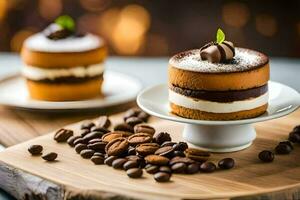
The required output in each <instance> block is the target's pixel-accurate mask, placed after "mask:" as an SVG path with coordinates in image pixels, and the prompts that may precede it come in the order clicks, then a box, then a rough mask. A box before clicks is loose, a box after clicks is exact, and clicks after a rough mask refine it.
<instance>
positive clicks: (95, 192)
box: [0, 111, 300, 199]
mask: <svg viewBox="0 0 300 200" xmlns="http://www.w3.org/2000/svg"><path fill="white" fill-rule="evenodd" d="M111 118H112V121H113V122H114V123H117V122H120V121H121V117H120V114H119V115H114V116H112V117H111ZM299 119H300V111H297V112H294V113H293V114H291V115H289V116H287V117H284V118H281V119H277V120H272V121H268V122H263V123H258V124H256V130H257V133H258V138H257V139H256V140H255V142H254V144H253V145H252V146H251V147H250V148H248V149H246V150H243V151H240V152H235V153H226V154H213V156H212V159H211V160H212V161H214V162H217V161H218V160H219V159H221V158H224V157H233V158H234V159H235V160H236V167H235V168H234V169H232V170H229V171H226V170H225V171H222V170H218V171H217V172H215V173H212V174H204V173H199V174H195V175H173V176H172V181H171V182H169V183H156V182H155V181H154V180H153V178H152V176H151V175H149V174H147V173H144V175H143V178H141V179H130V178H128V177H127V176H126V174H125V172H124V171H121V170H114V169H112V168H110V167H107V166H105V165H100V166H99V165H98V166H96V165H94V164H93V163H92V162H91V161H90V160H85V159H82V158H81V157H80V156H79V155H78V154H76V153H75V151H74V149H72V148H70V147H69V146H68V145H67V144H57V143H56V142H55V141H54V140H53V139H52V138H53V133H51V134H48V135H45V136H41V137H37V138H35V139H32V140H29V141H27V142H25V143H21V144H19V145H16V146H13V147H10V148H8V149H6V150H5V151H4V152H2V153H0V161H1V165H0V178H1V179H2V180H6V181H1V182H0V187H1V188H3V189H5V190H7V191H8V192H9V193H11V194H13V195H14V196H16V197H17V198H18V199H24V198H25V199H26V198H29V197H31V198H33V197H37V199H43V198H45V199H81V198H83V197H84V198H87V199H97V198H99V199H300V156H299V155H300V145H295V150H294V151H293V152H292V153H291V154H290V155H280V156H279V155H278V156H276V158H275V160H274V162H273V163H267V164H266V163H261V162H260V161H259V160H258V158H257V154H258V153H259V152H260V151H261V150H264V149H271V150H272V149H273V148H274V147H275V145H276V144H277V143H278V142H279V141H282V140H286V139H287V135H288V133H289V131H290V130H291V129H292V128H293V127H294V126H295V125H298V124H299V123H300V121H299ZM45 120H46V119H45ZM53 121H54V122H53V123H55V121H56V120H53ZM58 121H59V120H58ZM31 123H33V122H31ZM48 123H51V122H48ZM57 123H59V122H57ZM151 124H152V125H153V126H154V127H155V128H156V129H157V131H167V132H169V133H171V134H172V137H173V139H174V140H177V141H178V140H182V139H181V131H182V125H181V124H178V123H173V122H168V121H164V120H159V119H155V118H152V120H151ZM36 125H37V126H38V123H37V124H36ZM69 128H72V129H74V130H77V129H78V124H75V125H71V126H69ZM241 134H242V133H241ZM30 144H42V145H43V146H44V149H45V152H46V151H55V152H58V154H59V156H58V161H57V162H54V163H47V162H45V161H43V160H42V159H41V158H40V157H32V156H30V155H29V154H28V152H27V148H28V146H29V145H30Z"/></svg>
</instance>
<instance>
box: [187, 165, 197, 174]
mask: <svg viewBox="0 0 300 200" xmlns="http://www.w3.org/2000/svg"><path fill="white" fill-rule="evenodd" d="M198 172H199V164H197V163H192V164H189V165H188V166H187V168H186V173H187V174H195V173H198Z"/></svg>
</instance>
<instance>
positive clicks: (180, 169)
mask: <svg viewBox="0 0 300 200" xmlns="http://www.w3.org/2000/svg"><path fill="white" fill-rule="evenodd" d="M186 168H187V166H186V164H185V163H176V164H174V165H172V166H171V169H172V171H173V172H174V173H185V170H186Z"/></svg>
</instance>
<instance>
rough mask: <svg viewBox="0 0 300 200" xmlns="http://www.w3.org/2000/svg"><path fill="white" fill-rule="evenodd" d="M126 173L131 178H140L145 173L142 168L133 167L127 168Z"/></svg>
mask: <svg viewBox="0 0 300 200" xmlns="http://www.w3.org/2000/svg"><path fill="white" fill-rule="evenodd" d="M126 174H127V176H129V177H130V178H140V177H141V176H142V175H143V170H142V169H140V168H131V169H128V170H126Z"/></svg>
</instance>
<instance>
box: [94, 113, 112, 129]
mask: <svg viewBox="0 0 300 200" xmlns="http://www.w3.org/2000/svg"><path fill="white" fill-rule="evenodd" d="M110 124H111V122H110V120H109V118H108V116H105V115H103V116H100V117H99V118H98V119H97V120H96V126H98V127H103V128H108V127H109V126H110Z"/></svg>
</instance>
